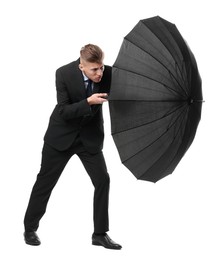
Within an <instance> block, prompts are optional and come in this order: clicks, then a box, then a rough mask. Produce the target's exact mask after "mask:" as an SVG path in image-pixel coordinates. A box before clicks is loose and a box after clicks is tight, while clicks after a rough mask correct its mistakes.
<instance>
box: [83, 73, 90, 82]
mask: <svg viewBox="0 0 222 260" xmlns="http://www.w3.org/2000/svg"><path fill="white" fill-rule="evenodd" d="M82 75H83V80H84V81H87V80H88V79H89V78H88V77H86V75H85V74H84V73H83V72H82Z"/></svg>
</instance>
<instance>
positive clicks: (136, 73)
mask: <svg viewBox="0 0 222 260" xmlns="http://www.w3.org/2000/svg"><path fill="white" fill-rule="evenodd" d="M113 67H114V68H117V69H119V70H123V71H126V72H130V73H132V74H135V75H139V76H142V77H144V78H147V79H150V80H152V81H155V82H157V83H159V84H161V85H163V86H164V87H165V88H166V89H168V90H170V91H172V92H174V93H176V94H178V95H181V93H180V92H179V91H176V90H175V89H173V88H171V87H169V86H167V85H166V84H164V83H163V82H161V81H158V80H156V79H154V78H151V77H148V76H146V75H143V74H141V73H138V72H135V71H132V70H129V69H124V68H120V67H117V66H115V65H114V66H113ZM184 92H185V91H184ZM185 94H186V92H185Z"/></svg>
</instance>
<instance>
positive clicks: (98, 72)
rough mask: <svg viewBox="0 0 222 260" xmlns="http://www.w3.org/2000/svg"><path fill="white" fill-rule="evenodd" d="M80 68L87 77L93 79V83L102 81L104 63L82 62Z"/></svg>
mask: <svg viewBox="0 0 222 260" xmlns="http://www.w3.org/2000/svg"><path fill="white" fill-rule="evenodd" d="M79 68H80V70H81V71H82V72H83V73H84V74H85V75H86V77H88V78H89V79H91V80H92V81H93V82H96V83H98V82H100V81H101V79H102V76H103V71H104V64H103V63H91V62H87V61H81V63H80V64H79Z"/></svg>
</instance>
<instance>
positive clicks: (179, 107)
mask: <svg viewBox="0 0 222 260" xmlns="http://www.w3.org/2000/svg"><path fill="white" fill-rule="evenodd" d="M125 101H126V102H128V101H129V100H125ZM180 101H181V100H180ZM157 102H158V101H157ZM161 102H162V101H161ZM172 102H174V101H172ZM175 102H176V101H175ZM185 102H186V101H185ZM185 104H186V103H185ZM185 104H181V105H180V106H178V107H177V108H176V109H174V110H173V111H171V112H169V113H167V114H165V115H164V116H162V117H161V118H158V119H155V120H153V121H151V122H149V124H152V123H154V122H157V121H159V120H161V119H162V118H163V117H167V116H169V115H171V114H172V113H174V112H175V111H177V110H179V109H181V108H182V107H183V106H184V105H185ZM144 125H147V123H144V124H141V125H139V126H136V127H135V126H134V127H130V128H127V129H124V130H122V131H118V132H115V133H112V135H114V134H120V133H124V132H126V131H129V130H132V129H136V128H139V127H141V126H144Z"/></svg>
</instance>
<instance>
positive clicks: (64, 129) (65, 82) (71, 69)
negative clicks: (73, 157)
mask: <svg viewBox="0 0 222 260" xmlns="http://www.w3.org/2000/svg"><path fill="white" fill-rule="evenodd" d="M78 66H79V59H78V60H76V61H74V62H71V63H69V64H67V65H65V66H63V67H61V68H59V69H58V70H57V71H56V90H57V101H58V103H57V105H56V106H55V108H54V110H53V112H52V114H51V116H50V120H49V125H48V129H47V131H46V134H45V136H44V141H45V142H46V143H47V144H49V145H50V146H52V147H54V148H55V149H57V150H59V151H64V150H66V149H68V148H69V147H70V146H71V145H72V144H73V143H74V142H75V140H76V138H77V137H79V138H80V140H81V141H82V144H83V145H84V147H85V149H86V150H87V151H88V152H90V153H96V152H99V151H100V150H101V149H102V147H103V139H104V130H103V115H102V105H94V106H91V107H90V106H89V104H88V103H87V100H86V91H85V84H84V79H83V75H82V72H81V70H80V69H79V67H78ZM110 85H111V67H110V66H105V70H104V73H103V77H102V80H101V81H100V82H99V83H94V90H93V92H94V93H108V92H109V90H110Z"/></svg>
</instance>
